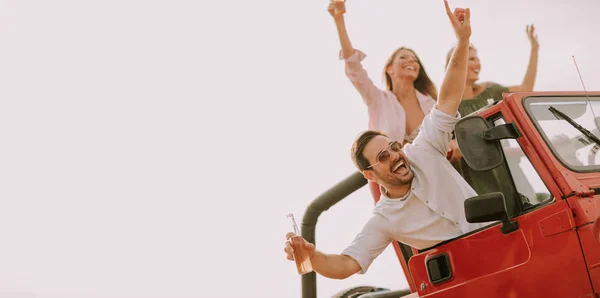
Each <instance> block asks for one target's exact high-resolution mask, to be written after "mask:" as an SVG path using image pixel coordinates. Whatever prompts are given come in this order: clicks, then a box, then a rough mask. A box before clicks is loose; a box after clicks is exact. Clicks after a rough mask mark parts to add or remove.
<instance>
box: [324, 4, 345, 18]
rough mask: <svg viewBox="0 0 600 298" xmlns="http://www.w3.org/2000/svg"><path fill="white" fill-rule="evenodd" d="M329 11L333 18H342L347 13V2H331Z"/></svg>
mask: <svg viewBox="0 0 600 298" xmlns="http://www.w3.org/2000/svg"><path fill="white" fill-rule="evenodd" d="M327 11H329V14H330V15H331V16H332V17H334V18H335V17H340V16H342V15H343V14H345V13H346V0H331V2H330V3H329V6H328V7H327Z"/></svg>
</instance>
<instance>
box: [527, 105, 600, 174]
mask: <svg viewBox="0 0 600 298" xmlns="http://www.w3.org/2000/svg"><path fill="white" fill-rule="evenodd" d="M572 99H578V100H577V101H580V102H589V103H590V105H591V103H592V102H596V103H598V104H600V96H598V95H591V96H589V100H588V97H587V96H585V95H535V96H526V97H524V98H523V100H522V104H523V108H524V109H525V112H526V113H527V116H529V120H531V122H532V123H533V125H534V126H535V128H536V130H537V132H538V133H539V134H540V136H541V137H542V139H543V140H544V142H545V143H546V146H547V147H548V149H550V151H551V152H552V154H553V155H554V157H555V158H556V159H557V160H558V161H559V162H560V163H561V164H562V165H563V166H564V167H566V168H567V169H569V170H571V171H573V172H577V173H593V172H600V164H598V165H587V166H586V165H584V166H577V165H573V164H571V163H569V162H567V161H566V160H564V158H563V157H562V155H561V154H560V153H559V152H558V151H557V149H556V147H555V146H554V144H553V143H552V141H550V139H549V138H548V135H547V134H546V131H545V130H544V129H543V128H542V127H541V125H540V123H539V122H538V121H537V120H536V114H535V113H534V112H533V111H532V109H531V104H532V103H546V102H547V103H552V102H563V103H567V102H569V101H574V100H572ZM591 108H592V109H593V106H592V107H591ZM597 116H600V113H599V115H597ZM562 120H563V121H565V124H566V125H569V126H570V127H572V126H571V124H569V123H567V121H566V120H565V119H562ZM574 129H575V128H574ZM581 134H582V135H583V136H584V137H585V135H584V134H583V133H581ZM590 141H591V143H594V141H593V140H590ZM598 154H600V153H598Z"/></svg>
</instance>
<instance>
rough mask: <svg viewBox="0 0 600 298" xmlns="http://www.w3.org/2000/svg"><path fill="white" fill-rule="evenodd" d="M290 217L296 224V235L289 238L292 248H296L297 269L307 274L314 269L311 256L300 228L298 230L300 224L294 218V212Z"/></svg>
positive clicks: (299, 272)
mask: <svg viewBox="0 0 600 298" xmlns="http://www.w3.org/2000/svg"><path fill="white" fill-rule="evenodd" d="M288 217H289V218H291V219H292V224H293V225H294V233H295V234H296V235H295V236H294V237H292V238H290V239H288V241H289V242H290V244H291V246H292V248H293V249H294V252H293V254H294V260H295V261H296V269H298V274H301V275H302V274H306V273H310V272H312V271H313V269H312V264H311V262H310V256H309V255H308V251H307V250H306V248H305V247H304V239H302V236H300V230H298V225H297V224H296V220H294V215H293V214H291V213H290V214H288Z"/></svg>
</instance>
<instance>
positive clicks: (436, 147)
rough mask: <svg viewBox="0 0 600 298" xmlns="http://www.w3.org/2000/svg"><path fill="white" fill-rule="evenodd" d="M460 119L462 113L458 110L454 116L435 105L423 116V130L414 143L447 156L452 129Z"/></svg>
mask: <svg viewBox="0 0 600 298" xmlns="http://www.w3.org/2000/svg"><path fill="white" fill-rule="evenodd" d="M458 120H460V113H458V112H456V115H455V116H454V117H453V116H450V115H448V114H446V113H444V112H442V111H440V110H439V109H438V108H437V105H436V106H434V107H433V108H432V109H431V112H430V113H429V114H427V115H425V117H424V118H423V123H422V124H421V132H420V133H419V135H418V136H417V137H416V138H415V141H414V142H413V145H414V146H416V147H422V148H425V149H427V150H429V151H433V152H435V153H439V154H441V155H443V156H446V153H447V152H448V144H449V143H450V140H451V139H452V131H454V126H455V125H456V122H458Z"/></svg>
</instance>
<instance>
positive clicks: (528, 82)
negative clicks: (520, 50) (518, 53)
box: [508, 25, 540, 92]
mask: <svg viewBox="0 0 600 298" xmlns="http://www.w3.org/2000/svg"><path fill="white" fill-rule="evenodd" d="M525 31H526V32H527V37H528V38H529V42H530V43H531V51H530V53H529V65H527V72H525V77H524V78H523V83H522V84H521V85H518V86H510V87H508V91H511V92H514V91H533V85H534V84H535V76H536V74H537V65H538V52H539V48H540V45H539V43H538V40H537V34H535V26H533V25H531V26H529V25H528V26H527V28H526V29H525Z"/></svg>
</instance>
